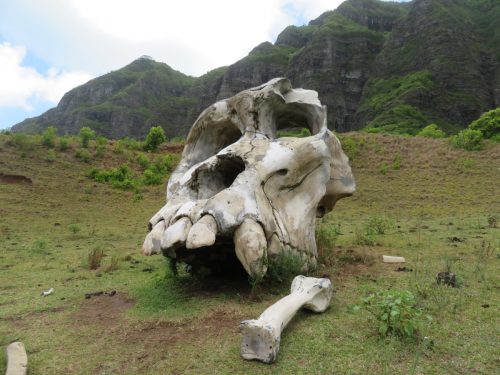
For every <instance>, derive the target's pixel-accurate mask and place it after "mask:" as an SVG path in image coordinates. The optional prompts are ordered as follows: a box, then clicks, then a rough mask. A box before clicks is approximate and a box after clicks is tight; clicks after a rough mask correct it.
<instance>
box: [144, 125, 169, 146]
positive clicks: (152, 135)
mask: <svg viewBox="0 0 500 375" xmlns="http://www.w3.org/2000/svg"><path fill="white" fill-rule="evenodd" d="M166 140H167V138H166V137H165V131H164V130H163V128H162V127H161V126H153V127H152V128H151V129H150V130H149V133H148V135H147V136H146V140H145V141H144V150H145V151H150V152H154V151H156V150H157V149H158V146H159V145H161V144H162V143H163V142H165V141H166Z"/></svg>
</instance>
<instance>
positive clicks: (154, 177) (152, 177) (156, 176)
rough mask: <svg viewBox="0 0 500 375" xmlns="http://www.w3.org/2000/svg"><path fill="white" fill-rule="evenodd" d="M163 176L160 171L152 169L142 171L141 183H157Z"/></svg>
mask: <svg viewBox="0 0 500 375" xmlns="http://www.w3.org/2000/svg"><path fill="white" fill-rule="evenodd" d="M163 178H164V176H163V175H162V174H161V173H158V172H155V171H154V170H152V169H146V170H145V171H144V176H143V179H142V181H143V183H144V185H159V184H161V183H162V181H163Z"/></svg>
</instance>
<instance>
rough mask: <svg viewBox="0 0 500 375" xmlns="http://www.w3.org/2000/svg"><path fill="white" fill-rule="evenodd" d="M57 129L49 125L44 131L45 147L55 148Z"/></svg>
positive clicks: (43, 142)
mask: <svg viewBox="0 0 500 375" xmlns="http://www.w3.org/2000/svg"><path fill="white" fill-rule="evenodd" d="M56 138H57V129H56V128H55V127H53V126H49V127H48V128H47V129H45V130H44V131H43V133H42V144H43V145H44V146H45V147H49V148H53V147H55V145H56Z"/></svg>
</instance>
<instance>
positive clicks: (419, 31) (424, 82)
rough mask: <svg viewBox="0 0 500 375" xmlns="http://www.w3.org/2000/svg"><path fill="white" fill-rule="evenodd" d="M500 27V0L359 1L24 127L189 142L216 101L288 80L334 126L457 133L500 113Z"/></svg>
mask: <svg viewBox="0 0 500 375" xmlns="http://www.w3.org/2000/svg"><path fill="white" fill-rule="evenodd" d="M498 19H500V3H499V2H498V1H496V0H413V1H412V2H410V3H391V2H383V1H378V0H347V1H346V2H344V3H343V4H341V5H340V6H339V7H338V8H337V9H336V10H335V11H329V12H326V13H324V14H322V15H321V16H320V17H318V18H317V19H315V20H313V21H311V22H310V23H309V24H308V25H307V26H302V27H296V26H289V27H287V28H286V29H285V30H283V32H282V33H281V34H280V35H279V36H278V38H277V40H276V43H275V44H272V43H269V42H265V43H262V44H260V45H259V46H257V47H255V48H254V49H253V50H252V51H251V52H250V53H249V54H248V56H246V57H245V58H243V59H241V60H240V61H238V62H236V63H234V64H232V65H230V66H229V67H223V68H219V69H216V70H214V71H211V72H209V73H207V74H205V75H204V76H202V77H199V78H193V77H189V76H186V75H184V74H182V73H180V72H177V71H174V70H173V69H171V68H170V67H168V66H167V65H166V64H162V63H157V62H154V61H152V60H150V59H144V58H141V59H138V60H136V61H134V62H133V63H131V64H130V65H128V66H126V67H124V68H122V69H120V70H117V71H115V72H111V73H109V74H106V75H104V76H102V77H99V78H96V79H94V80H92V81H90V82H88V83H87V84H84V85H82V86H80V87H78V88H75V89H73V90H71V91H70V92H68V93H67V94H66V95H65V96H64V97H63V99H62V100H61V102H60V103H59V105H58V106H57V107H56V108H54V109H51V110H49V111H47V112H46V113H44V114H43V115H41V116H39V117H36V118H32V119H27V120H25V121H23V122H21V123H19V124H17V125H16V126H14V130H19V131H40V129H43V128H45V127H47V126H49V125H51V124H52V125H55V126H56V127H57V128H59V130H60V131H61V132H63V133H74V132H76V131H77V130H78V129H79V128H81V127H82V126H90V127H92V128H94V129H96V130H97V131H98V132H100V133H102V134H104V135H107V136H109V137H113V138H118V137H123V136H125V135H129V136H133V137H141V136H144V135H145V134H146V132H147V129H149V128H150V127H151V126H152V125H157V124H160V125H161V126H163V127H164V128H165V131H166V133H167V135H168V136H170V137H172V136H176V135H185V134H186V132H187V130H188V129H189V126H190V125H191V123H192V122H193V121H194V119H195V118H196V116H197V115H198V114H199V113H200V112H201V111H202V110H203V109H204V108H205V107H206V106H208V105H210V104H211V103H213V102H214V101H215V100H217V99H222V98H225V97H228V96H230V95H233V94H235V93H237V92H239V91H241V90H243V89H246V88H249V87H252V86H255V85H258V84H261V83H262V82H265V81H267V80H269V79H271V78H273V77H276V76H286V77H288V78H290V79H291V81H292V83H293V85H294V86H295V87H305V88H309V89H314V90H317V91H318V92H319V94H320V98H321V100H322V102H323V103H324V104H326V105H327V106H328V108H329V113H328V120H329V127H330V128H332V129H336V130H338V131H349V130H352V129H361V128H365V127H368V128H370V129H372V130H375V131H386V132H393V133H408V134H415V133H416V132H418V130H419V129H421V128H422V127H424V126H425V125H427V124H429V123H432V122H434V123H437V124H438V125H439V126H441V127H442V128H443V129H445V130H446V131H448V132H450V133H452V132H456V131H457V130H459V129H461V128H464V127H466V126H467V125H468V124H469V123H470V122H471V121H472V120H474V119H476V118H478V117H479V116H480V114H481V113H483V112H485V111H486V110H488V109H491V108H494V107H498V106H500V47H499V46H500V28H499V27H498Z"/></svg>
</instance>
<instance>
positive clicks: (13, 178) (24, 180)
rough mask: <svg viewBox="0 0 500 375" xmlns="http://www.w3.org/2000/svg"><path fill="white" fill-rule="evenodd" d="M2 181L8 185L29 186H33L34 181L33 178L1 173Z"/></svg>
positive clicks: (0, 179)
mask: <svg viewBox="0 0 500 375" xmlns="http://www.w3.org/2000/svg"><path fill="white" fill-rule="evenodd" d="M0 181H2V182H5V183H6V184H27V185H31V184H32V183H33V181H31V178H29V177H26V176H22V175H18V174H5V173H1V172H0Z"/></svg>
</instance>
